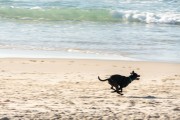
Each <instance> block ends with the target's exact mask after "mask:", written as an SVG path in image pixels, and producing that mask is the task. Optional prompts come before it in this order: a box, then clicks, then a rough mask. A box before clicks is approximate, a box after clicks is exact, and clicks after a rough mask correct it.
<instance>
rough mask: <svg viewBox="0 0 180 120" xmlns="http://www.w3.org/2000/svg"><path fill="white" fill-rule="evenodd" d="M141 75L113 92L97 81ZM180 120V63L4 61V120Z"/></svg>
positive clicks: (0, 84)
mask: <svg viewBox="0 0 180 120" xmlns="http://www.w3.org/2000/svg"><path fill="white" fill-rule="evenodd" d="M132 70H135V72H137V73H138V74H140V75H141V79H140V80H139V81H133V82H132V83H131V84H130V85H129V86H128V87H126V88H125V89H124V95H123V96H121V95H118V94H117V93H112V90H111V89H110V85H109V84H108V83H107V82H101V81H99V80H98V79H97V76H100V77H101V78H102V79H104V78H107V77H108V76H110V75H112V74H121V75H125V76H128V75H129V73H130V72H131V71H132ZM8 119H12V120H16V119H17V120H19V119H22V120H24V119H25V120H29V119H37V120H38V119H43V120H45V119H52V120H54V119H63V120H66V119H78V120H79V119H83V120H90V119H92V120H101V119H103V120H113V119H114V120H116V119H117V120H144V119H149V120H180V64H172V63H157V62H156V63H153V62H128V61H110V60H109V61H105V60H77V59H15V58H13V59H10V58H9V59H0V120H8Z"/></svg>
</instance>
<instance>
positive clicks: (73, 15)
mask: <svg viewBox="0 0 180 120" xmlns="http://www.w3.org/2000/svg"><path fill="white" fill-rule="evenodd" d="M0 18H8V19H15V20H35V21H37V20H38V21H67V20H68V21H93V22H128V23H146V24H149V23H160V24H177V25H180V13H173V12H165V13H152V12H139V11H119V10H108V9H80V8H46V9H45V8H40V7H33V8H15V7H9V8H7V7H5V8H0Z"/></svg>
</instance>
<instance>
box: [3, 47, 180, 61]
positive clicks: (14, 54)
mask: <svg viewBox="0 0 180 120" xmlns="http://www.w3.org/2000/svg"><path fill="white" fill-rule="evenodd" d="M0 53H1V55H0V59H1V58H2V59H3V58H12V59H13V58H17V59H23V58H27V59H32V58H33V59H36V58H37V59H89V60H118V61H142V62H163V63H180V61H179V60H178V59H174V60H173V59H172V60H171V59H169V60H168V59H165V60H162V59H152V58H149V59H146V58H143V57H142V56H141V57H142V58H134V57H128V56H122V55H115V54H114V55H111V54H96V53H83V52H82V53H81V52H68V51H43V50H17V49H0ZM139 57H140V56H139Z"/></svg>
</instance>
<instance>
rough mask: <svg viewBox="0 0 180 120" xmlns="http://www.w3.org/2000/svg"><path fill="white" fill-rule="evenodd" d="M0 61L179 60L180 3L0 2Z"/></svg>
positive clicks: (168, 0) (158, 0) (139, 0)
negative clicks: (23, 58) (80, 59)
mask: <svg viewBox="0 0 180 120" xmlns="http://www.w3.org/2000/svg"><path fill="white" fill-rule="evenodd" d="M0 57H36V58H37V57H38V58H89V59H120V60H148V61H166V62H180V1H179V0H38V1H37V0H0Z"/></svg>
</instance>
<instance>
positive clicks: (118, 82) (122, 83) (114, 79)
mask: <svg viewBox="0 0 180 120" xmlns="http://www.w3.org/2000/svg"><path fill="white" fill-rule="evenodd" d="M138 77H140V75H138V74H137V73H135V72H134V71H132V73H131V75H130V76H129V77H125V76H121V75H118V74H116V75H112V76H110V77H109V78H107V79H105V80H102V79H100V77H99V76H98V79H99V80H100V81H108V82H109V84H110V85H111V89H113V90H114V91H115V92H117V93H119V94H120V93H122V89H123V88H124V87H127V86H128V85H129V84H130V83H131V82H132V81H133V80H139V78H138ZM113 87H115V88H113ZM119 90H121V91H119Z"/></svg>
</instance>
